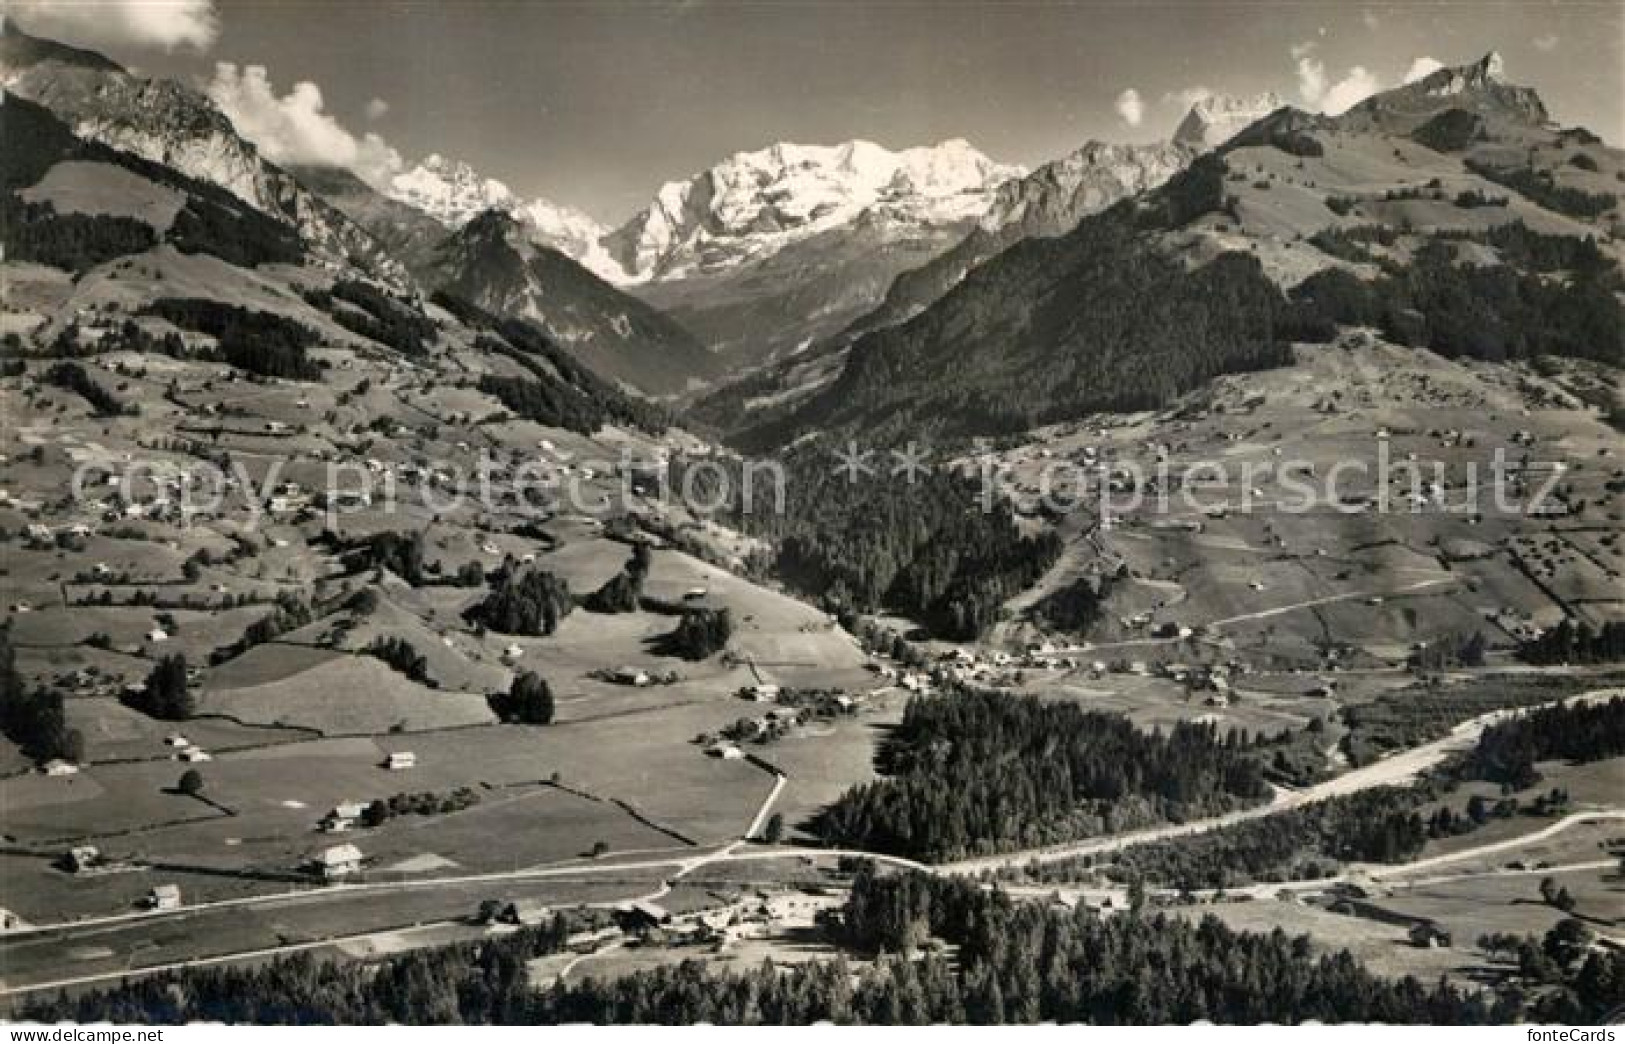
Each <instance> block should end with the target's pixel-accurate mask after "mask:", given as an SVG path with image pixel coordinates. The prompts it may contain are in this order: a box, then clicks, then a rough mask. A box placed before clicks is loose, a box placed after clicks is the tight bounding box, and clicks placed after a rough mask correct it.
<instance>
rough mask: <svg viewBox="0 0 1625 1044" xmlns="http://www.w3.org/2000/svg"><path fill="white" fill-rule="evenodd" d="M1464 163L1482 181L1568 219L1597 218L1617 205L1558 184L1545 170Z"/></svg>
mask: <svg viewBox="0 0 1625 1044" xmlns="http://www.w3.org/2000/svg"><path fill="white" fill-rule="evenodd" d="M1466 164H1467V169H1468V170H1470V171H1472V172H1473V173H1474V174H1477V175H1478V176H1479V177H1481V178H1483V179H1484V180H1486V181H1493V182H1495V183H1496V184H1497V185H1505V186H1506V187H1507V188H1509V189H1511V190H1513V191H1514V192H1516V193H1518V194H1519V195H1520V196H1523V197H1524V198H1525V199H1529V200H1532V201H1533V202H1535V203H1538V204H1540V205H1541V206H1543V207H1545V208H1546V209H1547V210H1555V211H1557V212H1558V213H1559V214H1567V215H1568V216H1569V217H1572V218H1580V219H1581V220H1584V219H1586V218H1594V217H1600V216H1602V215H1603V214H1606V213H1608V212H1609V211H1610V210H1612V209H1614V208H1615V207H1616V206H1618V205H1619V197H1618V196H1615V195H1614V194H1613V193H1611V192H1587V191H1585V190H1584V189H1578V188H1574V187H1572V186H1569V185H1559V184H1558V183H1557V181H1556V179H1554V178H1553V177H1552V172H1551V171H1549V170H1535V169H1534V168H1533V167H1497V166H1494V165H1493V164H1489V163H1483V162H1480V161H1478V160H1471V159H1470V160H1467V161H1466Z"/></svg>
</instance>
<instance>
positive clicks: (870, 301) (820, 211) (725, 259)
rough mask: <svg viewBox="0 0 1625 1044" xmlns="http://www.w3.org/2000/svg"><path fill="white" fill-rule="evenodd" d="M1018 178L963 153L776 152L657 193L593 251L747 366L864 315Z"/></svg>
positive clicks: (954, 148)
mask: <svg viewBox="0 0 1625 1044" xmlns="http://www.w3.org/2000/svg"><path fill="white" fill-rule="evenodd" d="M1019 173H1020V171H1019V170H1018V169H1017V168H1013V167H1007V166H1004V165H1002V164H998V163H995V162H994V161H992V160H990V159H988V158H987V157H986V156H984V155H983V154H982V153H980V152H978V151H977V150H976V149H974V148H973V147H972V146H971V145H970V144H968V143H967V142H964V141H948V142H943V143H941V144H939V145H936V146H931V147H926V148H915V149H905V150H903V151H900V152H893V151H890V150H887V149H884V148H882V147H881V146H879V145H875V144H872V143H869V142H863V141H853V142H847V143H846V144H843V145H836V146H809V145H792V144H780V145H774V146H772V147H770V148H767V149H762V150H759V151H756V152H742V153H738V154H736V155H734V156H732V157H729V158H728V159H727V160H725V161H723V162H722V163H719V164H717V165H716V166H714V167H711V168H710V169H708V170H706V171H702V172H701V173H699V174H697V175H695V176H694V177H693V178H691V179H689V180H687V181H682V182H673V183H671V184H668V185H666V186H665V187H664V188H662V189H661V191H660V193H659V195H658V197H657V198H656V200H655V201H654V203H652V204H651V205H650V206H649V207H648V208H647V209H646V210H644V211H643V212H642V213H640V214H638V215H637V216H635V217H634V218H633V219H632V220H631V221H629V222H627V223H626V224H625V225H623V226H622V227H621V228H619V229H617V230H616V231H615V232H614V233H612V234H611V235H610V236H609V237H607V238H606V239H605V240H604V246H605V247H606V248H607V249H608V250H609V252H610V253H611V254H612V255H613V256H614V257H615V258H616V260H617V261H618V262H619V263H620V264H621V266H622V267H623V268H624V269H625V271H626V273H627V278H628V279H629V280H631V281H632V283H633V284H634V285H635V291H634V292H636V293H637V294H639V295H640V296H642V297H643V298H644V299H646V300H648V301H650V302H652V303H655V304H657V305H659V306H660V307H662V308H664V309H665V310H667V311H668V312H670V313H671V314H673V315H674V316H676V317H677V318H678V319H679V320H680V321H682V322H683V323H684V325H685V326H687V327H689V328H690V329H692V330H694V331H695V333H696V334H698V335H699V336H700V337H701V338H702V339H703V340H704V341H705V342H706V343H707V344H709V345H711V346H712V347H713V348H714V349H715V350H717V351H718V352H719V353H721V354H723V355H724V356H726V357H729V358H731V359H732V360H734V361H735V362H736V363H738V364H740V365H750V364H753V363H756V362H759V361H761V360H764V359H769V358H773V357H776V356H782V355H785V354H787V353H789V352H792V351H794V350H797V349H799V348H801V347H804V346H805V345H807V344H809V343H811V342H813V341H816V340H818V339H820V338H822V337H823V336H826V335H828V334H830V333H833V332H835V331H837V330H839V329H840V328H841V327H843V326H844V325H845V324H846V323H848V322H850V321H851V320H852V319H853V318H855V317H856V316H858V315H861V314H862V313H863V312H865V311H867V310H868V309H869V308H871V307H873V306H874V304H876V303H877V302H878V301H879V300H880V299H881V296H882V295H883V294H884V293H885V290H886V288H887V286H889V285H890V283H891V281H892V279H893V278H895V277H896V275H897V274H898V273H900V272H902V271H905V270H906V269H908V268H911V267H914V266H915V265H918V264H920V263H922V262H923V261H925V260H927V259H928V258H930V257H932V256H935V255H936V254H937V253H939V252H940V251H942V250H943V249H945V248H947V247H948V246H949V245H951V244H952V243H953V242H955V241H956V240H958V239H959V238H960V237H962V236H963V235H964V234H965V233H966V232H967V231H969V229H970V228H971V227H972V224H973V222H974V221H975V220H976V218H978V217H979V216H980V215H981V214H982V213H983V212H984V211H985V210H986V208H987V207H988V206H989V205H990V204H991V203H992V201H993V198H994V197H993V194H994V191H995V189H996V188H997V187H998V186H999V185H1000V184H1002V183H1003V182H1004V181H1006V180H1008V179H1009V178H1010V177H1012V176H1015V175H1017V174H1019Z"/></svg>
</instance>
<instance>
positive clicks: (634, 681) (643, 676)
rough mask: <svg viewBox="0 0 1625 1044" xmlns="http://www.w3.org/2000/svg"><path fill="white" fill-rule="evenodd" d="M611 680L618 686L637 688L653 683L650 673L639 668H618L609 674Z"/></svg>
mask: <svg viewBox="0 0 1625 1044" xmlns="http://www.w3.org/2000/svg"><path fill="white" fill-rule="evenodd" d="M609 680H610V681H612V682H615V683H616V684H617V685H635V686H644V685H648V684H650V682H651V681H652V679H651V678H650V677H649V672H648V671H645V670H643V669H641V668H638V667H617V668H615V669H614V670H613V671H610V672H609Z"/></svg>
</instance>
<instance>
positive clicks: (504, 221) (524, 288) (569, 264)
mask: <svg viewBox="0 0 1625 1044" xmlns="http://www.w3.org/2000/svg"><path fill="white" fill-rule="evenodd" d="M420 278H421V279H422V280H423V281H424V282H425V283H426V284H427V285H429V286H431V287H433V288H435V289H440V290H446V291H448V292H450V293H452V294H454V295H456V296H457V297H460V298H462V299H465V300H467V301H470V302H472V303H474V304H476V305H478V306H479V307H481V308H483V309H485V310H486V311H489V312H493V313H496V314H499V315H505V316H514V317H517V318H523V319H528V320H532V321H534V322H536V323H537V324H539V325H540V326H541V327H542V328H543V329H545V330H546V331H547V332H548V334H549V335H550V336H551V337H552V338H553V339H555V340H556V341H558V342H559V343H560V344H562V345H563V346H564V347H565V348H566V349H567V350H568V351H570V353H571V354H572V355H574V356H575V357H576V358H578V359H580V360H581V361H582V362H583V363H584V364H585V365H587V366H588V367H589V368H591V369H592V370H594V371H596V372H597V373H599V374H602V375H605V376H608V377H611V378H613V379H615V380H618V381H622V382H624V383H626V384H630V385H632V386H633V387H636V388H639V389H641V390H643V391H645V392H648V393H649V394H653V395H666V394H672V393H676V392H680V391H683V390H684V389H686V388H687V387H688V386H689V384H690V383H691V382H693V381H704V380H709V379H710V378H712V377H714V376H715V375H716V374H717V372H718V368H717V363H716V360H715V358H714V357H713V356H712V355H711V354H710V353H709V352H707V351H706V350H705V348H704V347H703V346H702V345H701V344H700V343H699V342H698V341H696V340H695V339H694V337H693V335H691V334H690V333H688V331H686V330H685V329H683V328H682V327H681V326H679V325H678V324H677V323H675V322H673V321H672V320H671V318H669V317H668V316H666V315H663V314H662V313H661V312H660V311H659V310H657V309H655V308H653V307H651V306H650V305H647V304H645V303H643V302H642V301H639V300H638V299H637V298H634V297H632V296H630V295H628V294H626V293H623V292H622V291H620V290H617V289H616V288H615V287H613V286H610V285H609V284H608V283H606V282H604V281H603V280H602V279H599V278H598V277H597V276H595V275H593V274H592V273H591V272H589V271H588V270H587V269H586V268H584V267H582V266H581V265H580V264H578V263H576V262H575V261H573V260H571V259H570V258H568V257H566V256H565V255H564V254H562V253H560V252H559V251H557V250H554V249H552V248H550V247H546V246H542V245H541V244H538V243H536V242H534V241H533V240H532V239H531V237H530V235H529V233H528V230H527V229H526V228H525V226H524V225H522V224H521V223H520V222H519V221H517V220H515V219H514V218H513V217H512V216H511V215H509V214H506V213H504V212H503V211H500V210H488V211H486V212H485V213H483V214H481V215H479V216H478V217H476V218H475V219H474V220H472V221H470V222H469V223H468V224H466V225H464V226H463V227H462V228H460V229H458V230H457V231H456V232H454V233H453V234H451V235H450V236H449V237H447V238H446V239H445V240H443V241H442V242H441V243H440V244H438V246H437V247H436V248H435V249H434V251H433V252H432V254H431V255H430V257H429V259H428V260H427V261H426V262H425V264H424V265H423V267H422V268H421V270H420Z"/></svg>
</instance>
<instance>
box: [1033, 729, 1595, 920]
mask: <svg viewBox="0 0 1625 1044" xmlns="http://www.w3.org/2000/svg"><path fill="white" fill-rule="evenodd" d="M1622 755H1625V698H1618V697H1616V698H1615V699H1612V700H1609V701H1608V702H1606V703H1600V704H1572V705H1557V706H1552V707H1541V708H1537V709H1535V710H1531V711H1528V712H1526V713H1525V714H1522V715H1520V716H1519V717H1516V718H1513V719H1511V720H1510V721H1507V722H1503V723H1501V724H1498V725H1493V726H1490V727H1489V728H1487V729H1485V730H1484V733H1483V734H1482V735H1481V736H1480V737H1479V740H1478V743H1477V744H1475V745H1474V746H1473V748H1472V749H1471V750H1469V751H1467V752H1465V753H1464V754H1462V755H1460V756H1459V757H1457V758H1455V759H1453V760H1451V761H1450V762H1448V763H1446V764H1445V765H1443V766H1441V767H1440V768H1439V769H1437V770H1435V771H1434V772H1433V773H1432V774H1431V775H1430V776H1429V777H1428V778H1426V779H1423V780H1421V781H1420V782H1418V783H1415V784H1412V785H1409V786H1403V787H1401V786H1393V787H1374V788H1372V789H1369V790H1363V791H1360V792H1358V793H1355V794H1349V795H1345V796H1341V797H1334V798H1329V799H1327V800H1325V801H1318V802H1315V803H1314V804H1311V805H1304V806H1301V807H1298V808H1293V809H1287V810H1284V811H1281V812H1274V813H1271V814H1269V815H1267V816H1261V817H1259V818H1257V819H1251V820H1247V821H1244V822H1241V823H1234V824H1231V825H1230V826H1226V827H1222V828H1220V829H1217V830H1210V831H1207V832H1205V833H1202V834H1198V835H1195V836H1193V837H1186V838H1180V839H1178V840H1175V841H1159V842H1153V843H1149V844H1143V845H1133V846H1131V847H1129V848H1127V849H1124V850H1123V851H1122V852H1121V853H1118V854H1117V856H1116V857H1115V858H1114V859H1113V860H1112V862H1111V863H1110V865H1105V864H1102V868H1103V869H1105V870H1106V872H1107V873H1108V874H1110V875H1111V876H1113V877H1116V878H1119V879H1123V880H1130V881H1141V882H1144V883H1152V884H1163V885H1169V886H1175V887H1179V888H1188V889H1195V888H1228V887H1232V886H1234V885H1237V884H1242V883H1247V882H1252V881H1281V880H1305V879H1309V880H1312V879H1314V878H1318V877H1323V876H1328V875H1330V874H1332V873H1334V872H1335V871H1336V869H1337V867H1338V865H1339V864H1342V863H1351V862H1357V863H1402V862H1406V861H1408V860H1411V859H1414V858H1415V857H1416V856H1417V855H1418V854H1420V853H1421V851H1422V849H1423V847H1424V846H1425V845H1426V844H1427V842H1428V841H1430V840H1433V839H1438V838H1446V837H1452V836H1456V835H1459V834H1464V833H1470V832H1471V831H1473V830H1475V829H1477V828H1478V827H1480V826H1482V825H1483V824H1484V823H1486V822H1488V821H1489V820H1490V819H1492V818H1503V819H1504V818H1509V817H1511V816H1514V815H1518V814H1519V813H1520V812H1532V813H1533V814H1536V815H1545V814H1550V813H1553V812H1556V811H1559V810H1561V809H1562V808H1563V807H1564V806H1565V805H1566V803H1567V797H1566V794H1565V793H1564V792H1563V791H1561V790H1553V791H1552V792H1551V793H1550V794H1546V795H1541V796H1538V797H1536V798H1535V799H1534V800H1533V801H1532V802H1530V803H1529V804H1527V805H1525V804H1523V803H1522V802H1520V801H1519V799H1518V798H1516V797H1512V796H1510V795H1507V796H1503V797H1502V798H1500V799H1499V800H1491V799H1489V798H1485V797H1483V796H1480V795H1475V796H1473V797H1472V798H1471V799H1470V800H1469V801H1468V802H1467V803H1466V809H1465V811H1464V812H1463V813H1457V812H1454V811H1452V810H1451V809H1450V808H1449V807H1446V806H1443V805H1440V806H1439V807H1437V808H1435V809H1434V810H1433V811H1432V812H1427V808H1428V806H1431V805H1435V804H1436V803H1438V802H1439V800H1440V799H1441V798H1443V797H1445V796H1446V795H1448V794H1450V793H1451V792H1453V791H1454V790H1455V789H1456V788H1457V787H1458V786H1459V785H1460V784H1461V783H1463V782H1466V781H1471V780H1482V781H1486V782H1490V783H1498V784H1501V785H1502V786H1503V787H1504V788H1505V789H1507V790H1525V789H1527V788H1530V787H1533V786H1535V785H1536V784H1538V783H1539V782H1540V778H1541V777H1540V773H1539V772H1538V771H1536V770H1535V768H1534V765H1535V763H1536V762H1539V761H1548V760H1556V759H1568V760H1571V761H1578V762H1587V761H1600V760H1604V759H1606V758H1614V757H1620V756H1622ZM1093 865H1094V861H1093V860H1081V859H1080V860H1077V861H1075V862H1074V863H1072V864H1069V865H1058V866H1054V867H1051V868H1049V869H1048V870H1047V872H1046V875H1043V876H1047V878H1048V879H1053V880H1061V879H1065V878H1067V877H1069V876H1071V874H1072V871H1073V870H1076V869H1090V868H1092V867H1093Z"/></svg>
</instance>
